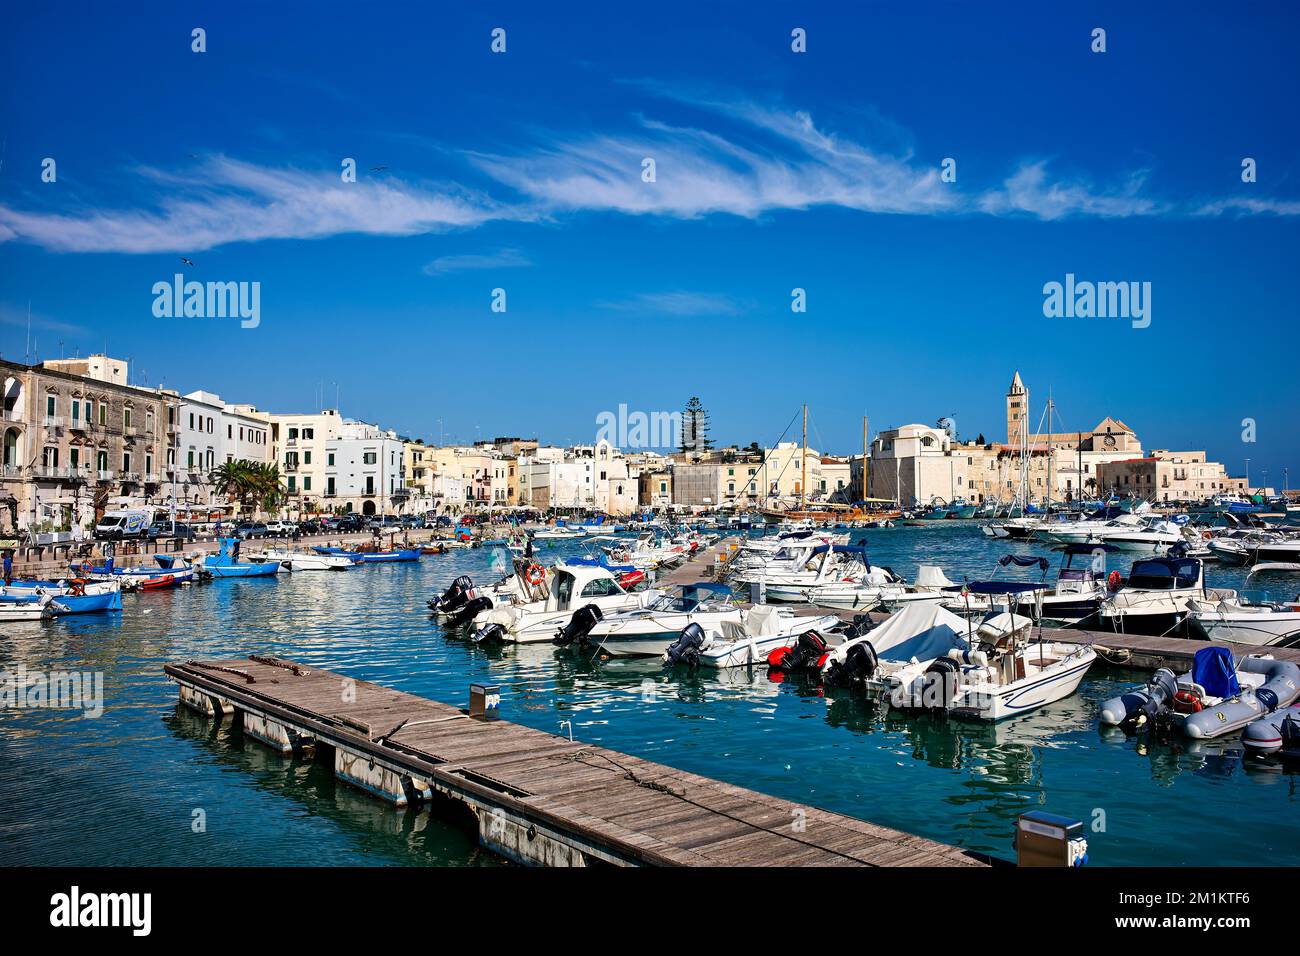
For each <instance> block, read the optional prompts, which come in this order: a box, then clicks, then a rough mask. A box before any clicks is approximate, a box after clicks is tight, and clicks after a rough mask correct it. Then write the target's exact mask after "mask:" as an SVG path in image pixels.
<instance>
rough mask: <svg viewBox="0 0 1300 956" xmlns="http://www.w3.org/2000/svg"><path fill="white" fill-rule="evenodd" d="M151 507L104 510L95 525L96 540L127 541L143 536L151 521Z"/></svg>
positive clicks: (152, 510) (152, 513)
mask: <svg viewBox="0 0 1300 956" xmlns="http://www.w3.org/2000/svg"><path fill="white" fill-rule="evenodd" d="M153 516H154V509H153V508H129V509H127V510H124V511H105V512H104V517H102V518H100V519H99V523H98V524H96V525H95V540H97V541H128V540H131V539H136V538H143V537H145V532H147V531H148V530H149V525H151V524H152V523H153Z"/></svg>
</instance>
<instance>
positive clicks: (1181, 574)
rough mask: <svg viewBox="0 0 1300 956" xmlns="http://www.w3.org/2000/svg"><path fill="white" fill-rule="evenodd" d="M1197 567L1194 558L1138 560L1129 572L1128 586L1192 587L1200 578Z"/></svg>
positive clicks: (1160, 588) (1148, 589) (1155, 588)
mask: <svg viewBox="0 0 1300 956" xmlns="http://www.w3.org/2000/svg"><path fill="white" fill-rule="evenodd" d="M1198 567H1199V563H1198V562H1197V561H1196V560H1195V559H1194V558H1182V559H1172V558H1167V559H1163V560H1154V561H1138V562H1137V563H1136V564H1134V565H1133V571H1132V573H1131V574H1129V578H1128V586H1129V587H1131V588H1142V589H1143V590H1147V591H1167V590H1172V589H1174V588H1194V587H1196V583H1197V581H1198V579H1199V578H1200V575H1199V574H1198V573H1197V570H1198Z"/></svg>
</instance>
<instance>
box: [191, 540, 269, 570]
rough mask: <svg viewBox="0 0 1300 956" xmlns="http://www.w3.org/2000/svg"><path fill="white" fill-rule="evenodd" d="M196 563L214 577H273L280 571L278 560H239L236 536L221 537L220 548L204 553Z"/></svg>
mask: <svg viewBox="0 0 1300 956" xmlns="http://www.w3.org/2000/svg"><path fill="white" fill-rule="evenodd" d="M196 564H197V566H198V567H200V568H202V569H203V570H204V571H207V572H208V573H210V574H211V575H212V576H213V577H214V578H262V577H275V576H276V575H277V574H279V573H280V562H279V561H261V562H258V563H252V562H247V561H243V562H241V561H240V560H239V541H238V539H236V538H222V539H221V550H220V551H218V552H217V553H216V554H209V555H205V556H204V557H203V558H202V559H201V563H199V562H196Z"/></svg>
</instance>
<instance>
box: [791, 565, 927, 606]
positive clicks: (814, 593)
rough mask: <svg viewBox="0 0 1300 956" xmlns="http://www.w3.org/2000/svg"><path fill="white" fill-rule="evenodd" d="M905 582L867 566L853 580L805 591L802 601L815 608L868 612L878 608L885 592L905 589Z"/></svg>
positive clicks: (876, 567)
mask: <svg viewBox="0 0 1300 956" xmlns="http://www.w3.org/2000/svg"><path fill="white" fill-rule="evenodd" d="M906 586H907V582H906V581H904V580H903V579H902V578H901V577H899V576H898V575H897V574H895V573H894V572H893V571H891V570H890V569H889V568H882V567H880V566H879V565H871V566H870V567H868V568H867V570H866V573H865V574H864V575H863V576H861V577H860V578H858V579H856V580H849V581H830V582H827V583H824V584H816V585H813V586H812V587H810V588H806V589H805V590H804V591H803V592H802V593H801V597H802V600H804V601H805V602H807V603H808V604H815V605H817V606H818V607H842V608H847V609H849V610H855V611H870V610H872V609H873V608H876V607H879V606H880V602H881V597H882V595H883V594H884V593H885V592H886V590H892V591H897V590H898V589H900V588H906Z"/></svg>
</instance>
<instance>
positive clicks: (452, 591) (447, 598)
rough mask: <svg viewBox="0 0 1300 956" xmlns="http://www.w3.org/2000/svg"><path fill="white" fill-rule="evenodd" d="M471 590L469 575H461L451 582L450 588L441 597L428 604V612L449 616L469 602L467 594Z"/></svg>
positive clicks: (472, 585)
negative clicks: (432, 611)
mask: <svg viewBox="0 0 1300 956" xmlns="http://www.w3.org/2000/svg"><path fill="white" fill-rule="evenodd" d="M473 589H474V582H473V581H471V580H470V577H469V575H468V574H462V575H461V576H460V577H458V578H457V579H456V580H455V581H452V582H451V587H449V588H447V590H446V591H444V592H443V594H442V597H440V598H438V600H436V601H430V602H429V608H430V610H434V611H441V612H443V613H444V614H449V613H451V612H452V611H454V610H456V608H458V607H460V606H461V605H462V604H464V603H465V602H466V601H468V600H469V592H470V591H472V590H473Z"/></svg>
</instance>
